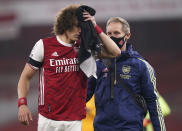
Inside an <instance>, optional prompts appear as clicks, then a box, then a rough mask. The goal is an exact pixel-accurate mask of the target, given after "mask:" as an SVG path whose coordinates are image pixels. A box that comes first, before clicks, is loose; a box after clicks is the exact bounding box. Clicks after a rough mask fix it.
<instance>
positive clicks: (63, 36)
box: [58, 34, 73, 44]
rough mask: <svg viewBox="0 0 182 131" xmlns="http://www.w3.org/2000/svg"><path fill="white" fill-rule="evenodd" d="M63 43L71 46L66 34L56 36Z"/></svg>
mask: <svg viewBox="0 0 182 131" xmlns="http://www.w3.org/2000/svg"><path fill="white" fill-rule="evenodd" d="M58 37H59V38H60V39H61V40H62V41H63V42H65V43H67V44H72V43H73V42H72V41H71V40H70V39H69V38H68V37H67V35H66V34H62V35H59V36H58Z"/></svg>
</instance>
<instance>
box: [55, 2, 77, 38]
mask: <svg viewBox="0 0 182 131" xmlns="http://www.w3.org/2000/svg"><path fill="white" fill-rule="evenodd" d="M79 6H80V5H79V4H75V5H70V6H68V7H66V8H64V9H62V10H61V11H60V12H58V15H57V16H56V18H55V22H54V26H53V33H54V34H55V35H62V34H64V33H65V31H67V30H72V28H73V26H74V25H76V24H77V22H76V21H77V16H76V11H77V8H78V7H79Z"/></svg>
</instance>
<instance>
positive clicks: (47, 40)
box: [41, 36, 56, 42]
mask: <svg viewBox="0 0 182 131" xmlns="http://www.w3.org/2000/svg"><path fill="white" fill-rule="evenodd" d="M41 40H42V41H43V42H51V41H56V36H50V37H46V38H43V39H41Z"/></svg>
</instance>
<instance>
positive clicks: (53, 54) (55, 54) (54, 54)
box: [51, 51, 59, 56]
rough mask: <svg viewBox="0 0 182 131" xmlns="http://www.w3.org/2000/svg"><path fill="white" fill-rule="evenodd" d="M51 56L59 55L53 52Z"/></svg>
mask: <svg viewBox="0 0 182 131" xmlns="http://www.w3.org/2000/svg"><path fill="white" fill-rule="evenodd" d="M51 56H59V55H58V53H57V52H56V51H55V52H53V53H52V55H51Z"/></svg>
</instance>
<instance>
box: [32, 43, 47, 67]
mask: <svg viewBox="0 0 182 131" xmlns="http://www.w3.org/2000/svg"><path fill="white" fill-rule="evenodd" d="M29 58H30V59H29V61H28V63H29V64H31V66H33V68H34V69H39V68H40V67H41V65H42V63H43V60H44V45H43V41H42V39H40V40H39V41H38V42H37V43H36V44H35V45H34V47H33V48H32V51H31V53H30V55H29Z"/></svg>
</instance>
